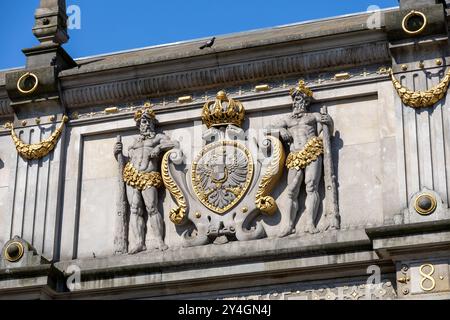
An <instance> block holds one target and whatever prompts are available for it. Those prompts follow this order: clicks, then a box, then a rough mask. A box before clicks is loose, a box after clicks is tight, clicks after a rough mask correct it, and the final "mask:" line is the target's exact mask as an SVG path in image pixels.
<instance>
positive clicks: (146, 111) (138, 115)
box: [134, 102, 156, 122]
mask: <svg viewBox="0 0 450 320" xmlns="http://www.w3.org/2000/svg"><path fill="white" fill-rule="evenodd" d="M144 115H145V116H146V117H148V118H150V119H155V118H156V116H155V111H153V109H152V106H151V104H150V103H149V102H146V103H145V104H144V107H142V108H141V109H139V110H138V111H136V112H135V113H134V121H136V122H138V121H141V119H142V117H143V116H144Z"/></svg>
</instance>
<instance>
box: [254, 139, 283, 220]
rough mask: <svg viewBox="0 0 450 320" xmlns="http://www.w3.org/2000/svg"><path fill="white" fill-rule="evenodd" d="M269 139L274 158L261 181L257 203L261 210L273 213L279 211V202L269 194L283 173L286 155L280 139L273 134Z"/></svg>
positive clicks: (269, 213)
mask: <svg viewBox="0 0 450 320" xmlns="http://www.w3.org/2000/svg"><path fill="white" fill-rule="evenodd" d="M267 139H269V140H270V141H271V144H272V148H273V151H272V159H271V161H270V164H269V165H268V167H267V169H266V172H265V173H264V176H263V177H262V179H261V181H260V183H259V186H258V192H257V193H256V199H255V200H256V201H255V203H256V207H257V208H258V209H259V210H261V211H262V212H264V213H266V214H268V215H273V214H275V212H276V211H277V204H276V202H275V199H274V198H273V197H271V196H270V195H269V194H270V192H271V191H272V190H273V188H274V187H275V185H276V184H277V182H278V180H279V179H280V178H281V175H282V174H283V164H284V160H285V158H286V156H285V154H284V149H283V145H282V143H281V141H280V140H278V139H277V138H275V137H272V136H268V137H267Z"/></svg>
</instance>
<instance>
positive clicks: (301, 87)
mask: <svg viewBox="0 0 450 320" xmlns="http://www.w3.org/2000/svg"><path fill="white" fill-rule="evenodd" d="M290 93H291V96H292V97H295V96H296V95H297V94H299V93H303V94H304V95H306V96H308V97H310V98H312V96H313V92H312V90H311V89H310V88H308V87H307V86H306V83H305V81H303V80H300V81H299V82H298V85H297V87H296V88H295V89H291V92H290Z"/></svg>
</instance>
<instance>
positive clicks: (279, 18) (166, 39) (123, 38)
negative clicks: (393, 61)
mask: <svg viewBox="0 0 450 320" xmlns="http://www.w3.org/2000/svg"><path fill="white" fill-rule="evenodd" d="M66 2H67V5H68V6H69V5H72V4H73V5H78V6H79V7H80V9H81V29H80V30H70V31H69V35H70V37H71V39H70V41H69V43H68V44H66V45H65V48H66V50H67V51H68V52H69V53H70V55H71V56H72V57H73V58H79V57H86V56H91V55H98V54H103V53H108V52H114V51H121V50H128V49H134V48H140V47H147V46H152V45H158V44H164V43H171V42H176V41H183V40H189V39H196V38H203V37H209V36H212V35H220V34H227V33H234V32H239V31H245V30H253V29H260V28H267V27H272V26H278V25H284V24H289V23H295V22H301V21H306V20H311V19H319V18H326V17H331V16H337V15H342V14H349V13H355V12H362V11H366V10H367V8H368V7H369V6H370V5H377V6H379V7H380V8H388V7H394V6H397V5H398V0H316V1H305V0H302V1H300V0H276V1H274V0H240V1H237V0H229V1H217V0H216V1H215V0H183V1H181V0H165V1H160V0H127V1H123V0H66ZM38 5H39V0H20V1H19V0H17V1H7V0H0V14H1V19H0V43H1V44H2V47H1V50H0V70H1V69H6V68H11V67H17V66H22V65H24V64H25V58H24V55H23V54H22V52H21V49H22V48H29V47H32V46H34V45H35V44H37V43H38V42H37V40H36V39H35V38H34V36H33V34H32V33H31V29H32V27H33V25H34V10H35V9H36V8H37V7H38Z"/></svg>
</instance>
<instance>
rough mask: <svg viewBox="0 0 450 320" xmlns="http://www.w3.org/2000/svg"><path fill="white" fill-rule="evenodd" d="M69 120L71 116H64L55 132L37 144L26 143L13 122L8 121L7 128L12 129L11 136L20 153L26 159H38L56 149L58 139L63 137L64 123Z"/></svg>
mask: <svg viewBox="0 0 450 320" xmlns="http://www.w3.org/2000/svg"><path fill="white" fill-rule="evenodd" d="M67 121H69V118H68V117H67V116H63V118H62V121H61V124H60V125H59V127H58V128H57V129H56V130H55V132H53V133H52V135H51V136H50V137H48V138H47V139H45V140H42V141H41V142H39V143H35V144H27V143H24V142H23V141H22V140H21V139H20V138H19V137H18V136H17V135H16V132H15V131H14V126H13V124H12V123H7V124H6V125H5V128H7V129H10V130H11V137H12V140H13V142H14V144H15V146H16V150H17V152H18V153H19V155H20V156H21V157H22V158H24V159H26V160H38V159H41V158H43V157H45V156H46V155H48V154H49V153H50V152H51V151H52V150H53V149H55V147H56V145H57V144H58V140H59V138H60V137H61V133H62V131H63V128H64V124H65V123H66V122H67Z"/></svg>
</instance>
